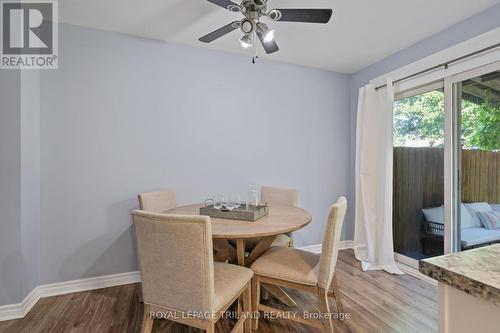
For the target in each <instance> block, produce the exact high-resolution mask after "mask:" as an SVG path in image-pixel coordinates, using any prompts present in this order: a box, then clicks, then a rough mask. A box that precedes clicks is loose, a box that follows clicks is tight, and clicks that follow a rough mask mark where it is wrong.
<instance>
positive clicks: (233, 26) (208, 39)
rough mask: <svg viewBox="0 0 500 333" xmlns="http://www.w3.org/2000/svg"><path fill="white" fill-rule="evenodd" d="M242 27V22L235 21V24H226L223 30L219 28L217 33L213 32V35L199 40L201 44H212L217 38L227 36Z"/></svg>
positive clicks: (210, 34)
mask: <svg viewBox="0 0 500 333" xmlns="http://www.w3.org/2000/svg"><path fill="white" fill-rule="evenodd" d="M239 26H240V22H239V21H234V22H231V23H229V24H226V25H225V26H223V27H222V28H219V29H217V30H215V31H212V32H211V33H209V34H207V35H205V36H203V37H201V38H200V39H199V41H200V42H204V43H210V42H213V41H214V40H216V39H217V38H220V37H222V36H224V35H227V34H228V33H230V32H231V31H233V30H236V29H238V28H239Z"/></svg>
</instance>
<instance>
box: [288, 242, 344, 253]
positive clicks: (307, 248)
mask: <svg viewBox="0 0 500 333" xmlns="http://www.w3.org/2000/svg"><path fill="white" fill-rule="evenodd" d="M321 246H322V245H321V244H313V245H308V246H302V247H299V248H298V249H300V250H304V251H309V252H312V253H321ZM352 247H353V241H352V240H343V241H340V247H339V250H345V249H352Z"/></svg>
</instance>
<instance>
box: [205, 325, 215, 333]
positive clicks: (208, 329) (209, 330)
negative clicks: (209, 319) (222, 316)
mask: <svg viewBox="0 0 500 333" xmlns="http://www.w3.org/2000/svg"><path fill="white" fill-rule="evenodd" d="M205 332H207V333H215V323H208V324H207V327H206V330H205Z"/></svg>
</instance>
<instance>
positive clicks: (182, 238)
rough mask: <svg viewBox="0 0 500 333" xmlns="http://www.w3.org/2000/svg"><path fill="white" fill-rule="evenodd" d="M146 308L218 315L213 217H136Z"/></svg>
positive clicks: (138, 213) (141, 214)
mask: <svg viewBox="0 0 500 333" xmlns="http://www.w3.org/2000/svg"><path fill="white" fill-rule="evenodd" d="M132 216H133V220H134V226H135V232H136V235H137V248H138V256H139V265H140V270H141V282H142V293H143V299H144V303H145V304H150V305H155V306H158V307H162V308H165V309H168V310H171V311H172V310H173V311H179V312H186V311H195V312H207V313H213V309H212V304H213V298H214V267H213V266H214V264H213V253H212V230H211V229H212V225H211V222H210V218H209V217H208V216H189V215H170V214H158V213H151V212H146V211H141V210H135V211H134V212H133V213H132Z"/></svg>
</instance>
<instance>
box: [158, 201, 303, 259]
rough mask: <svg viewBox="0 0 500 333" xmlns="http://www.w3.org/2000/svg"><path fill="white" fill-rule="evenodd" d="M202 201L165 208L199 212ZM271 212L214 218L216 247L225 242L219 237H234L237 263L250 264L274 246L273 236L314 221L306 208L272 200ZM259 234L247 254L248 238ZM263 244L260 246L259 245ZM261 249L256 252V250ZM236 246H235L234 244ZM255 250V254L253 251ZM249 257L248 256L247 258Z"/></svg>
mask: <svg viewBox="0 0 500 333" xmlns="http://www.w3.org/2000/svg"><path fill="white" fill-rule="evenodd" d="M203 206H204V205H203V204H195V205H188V206H179V207H175V208H173V209H170V210H168V211H166V212H165V213H167V214H180V215H199V214H200V208H201V207H203ZM268 206H269V214H268V215H266V216H264V217H262V218H261V219H259V220H257V221H255V222H249V221H241V220H232V219H221V218H211V221H212V238H213V239H214V249H215V250H216V251H218V250H219V248H218V247H219V246H216V245H221V244H224V243H223V242H220V241H219V240H223V241H224V240H225V241H226V242H227V240H235V241H236V252H237V256H238V264H239V265H240V266H247V267H248V266H250V265H251V264H252V263H253V261H254V260H255V259H257V258H258V257H259V256H260V255H261V254H262V253H263V252H265V251H266V250H267V249H269V247H270V246H271V244H272V242H273V241H274V239H275V238H276V237H277V236H278V235H281V234H286V233H289V232H292V231H296V230H298V229H301V228H303V227H305V226H306V225H307V224H309V223H310V222H311V214H309V212H307V211H306V210H304V209H301V208H298V207H293V206H285V205H271V204H269V205H268ZM249 238H257V239H260V241H259V242H258V243H257V245H256V246H255V248H254V250H253V251H252V252H250V254H249V256H248V257H247V258H245V256H244V255H245V240H247V239H249ZM259 245H260V246H259ZM257 248H258V252H260V253H255V254H254V252H255V250H257ZM233 249H234V248H233ZM252 254H253V255H252ZM245 259H246V260H245Z"/></svg>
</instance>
